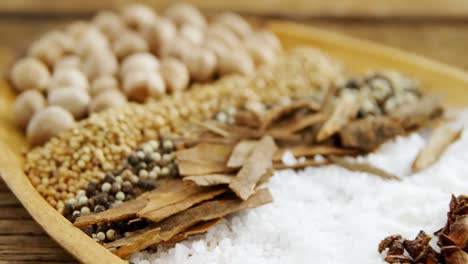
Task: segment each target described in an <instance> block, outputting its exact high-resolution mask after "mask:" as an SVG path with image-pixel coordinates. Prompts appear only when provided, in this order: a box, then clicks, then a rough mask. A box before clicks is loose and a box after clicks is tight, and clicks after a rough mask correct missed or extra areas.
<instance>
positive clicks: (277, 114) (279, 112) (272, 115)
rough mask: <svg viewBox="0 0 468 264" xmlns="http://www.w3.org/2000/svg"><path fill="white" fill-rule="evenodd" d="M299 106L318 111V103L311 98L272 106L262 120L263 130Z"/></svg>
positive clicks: (299, 107)
mask: <svg viewBox="0 0 468 264" xmlns="http://www.w3.org/2000/svg"><path fill="white" fill-rule="evenodd" d="M301 108H307V109H310V110H312V111H318V110H319V109H320V105H319V104H318V103H317V102H315V101H313V100H304V99H299V100H296V101H293V102H291V103H290V104H287V105H282V106H277V107H274V108H272V109H270V110H269V111H268V112H266V113H265V115H264V117H263V120H262V121H263V122H262V125H261V128H262V129H263V130H265V129H267V128H269V127H270V126H271V125H272V124H273V123H275V122H276V121H278V120H279V119H280V118H281V117H283V116H285V115H287V114H290V113H292V112H294V111H296V110H298V109H301Z"/></svg>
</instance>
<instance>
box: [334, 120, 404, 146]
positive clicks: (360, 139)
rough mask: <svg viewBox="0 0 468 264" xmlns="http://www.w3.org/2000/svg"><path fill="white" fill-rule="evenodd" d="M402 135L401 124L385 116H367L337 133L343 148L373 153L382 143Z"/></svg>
mask: <svg viewBox="0 0 468 264" xmlns="http://www.w3.org/2000/svg"><path fill="white" fill-rule="evenodd" d="M403 133H404V128H403V126H402V125H401V123H400V122H399V121H398V120H397V119H394V118H391V117H386V116H378V117H373V116H369V117H366V118H363V119H358V120H355V121H352V122H350V123H349V124H347V125H345V126H344V127H343V128H342V129H341V130H340V132H339V136H340V140H341V144H342V145H343V147H347V148H355V149H358V150H362V151H373V150H375V149H376V148H378V147H379V146H380V145H381V144H382V143H384V142H386V141H388V140H389V139H392V138H394V137H396V136H397V135H401V134H403Z"/></svg>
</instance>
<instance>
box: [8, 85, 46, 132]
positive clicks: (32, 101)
mask: <svg viewBox="0 0 468 264" xmlns="http://www.w3.org/2000/svg"><path fill="white" fill-rule="evenodd" d="M45 105H46V101H45V98H44V96H43V95H42V94H41V93H40V92H38V91H36V90H28V91H25V92H23V93H22V94H20V95H19V96H18V97H17V98H16V101H15V106H14V111H15V117H16V123H18V125H19V126H20V127H21V128H23V129H24V128H26V127H27V126H28V123H29V121H30V120H31V118H32V117H33V115H34V114H35V113H37V112H38V111H40V110H41V109H43V108H44V107H45Z"/></svg>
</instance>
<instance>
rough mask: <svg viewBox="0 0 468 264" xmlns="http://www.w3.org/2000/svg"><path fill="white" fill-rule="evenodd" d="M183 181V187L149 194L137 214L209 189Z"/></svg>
mask: <svg viewBox="0 0 468 264" xmlns="http://www.w3.org/2000/svg"><path fill="white" fill-rule="evenodd" d="M182 182H183V181H182ZM183 183H184V185H183V188H178V189H176V190H168V191H167V192H163V193H159V194H157V195H153V196H151V197H150V198H149V199H148V202H147V203H146V206H145V207H143V208H142V209H141V210H140V211H138V213H137V216H141V215H146V214H148V213H150V212H153V211H156V210H159V209H163V208H166V207H168V206H171V205H175V204H178V203H180V202H182V201H185V200H186V199H190V198H191V197H196V196H197V195H199V194H205V193H208V192H210V191H211V190H210V189H209V188H206V187H201V186H198V185H196V184H193V183H192V182H183Z"/></svg>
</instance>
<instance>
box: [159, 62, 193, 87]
mask: <svg viewBox="0 0 468 264" xmlns="http://www.w3.org/2000/svg"><path fill="white" fill-rule="evenodd" d="M161 75H162V76H163V78H164V81H165V82H166V86H167V89H168V91H170V92H175V91H182V90H185V89H187V87H188V84H189V82H190V73H189V71H188V69H187V67H186V66H185V64H183V63H182V62H181V61H179V60H178V59H175V58H167V59H164V60H163V61H162V63H161Z"/></svg>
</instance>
